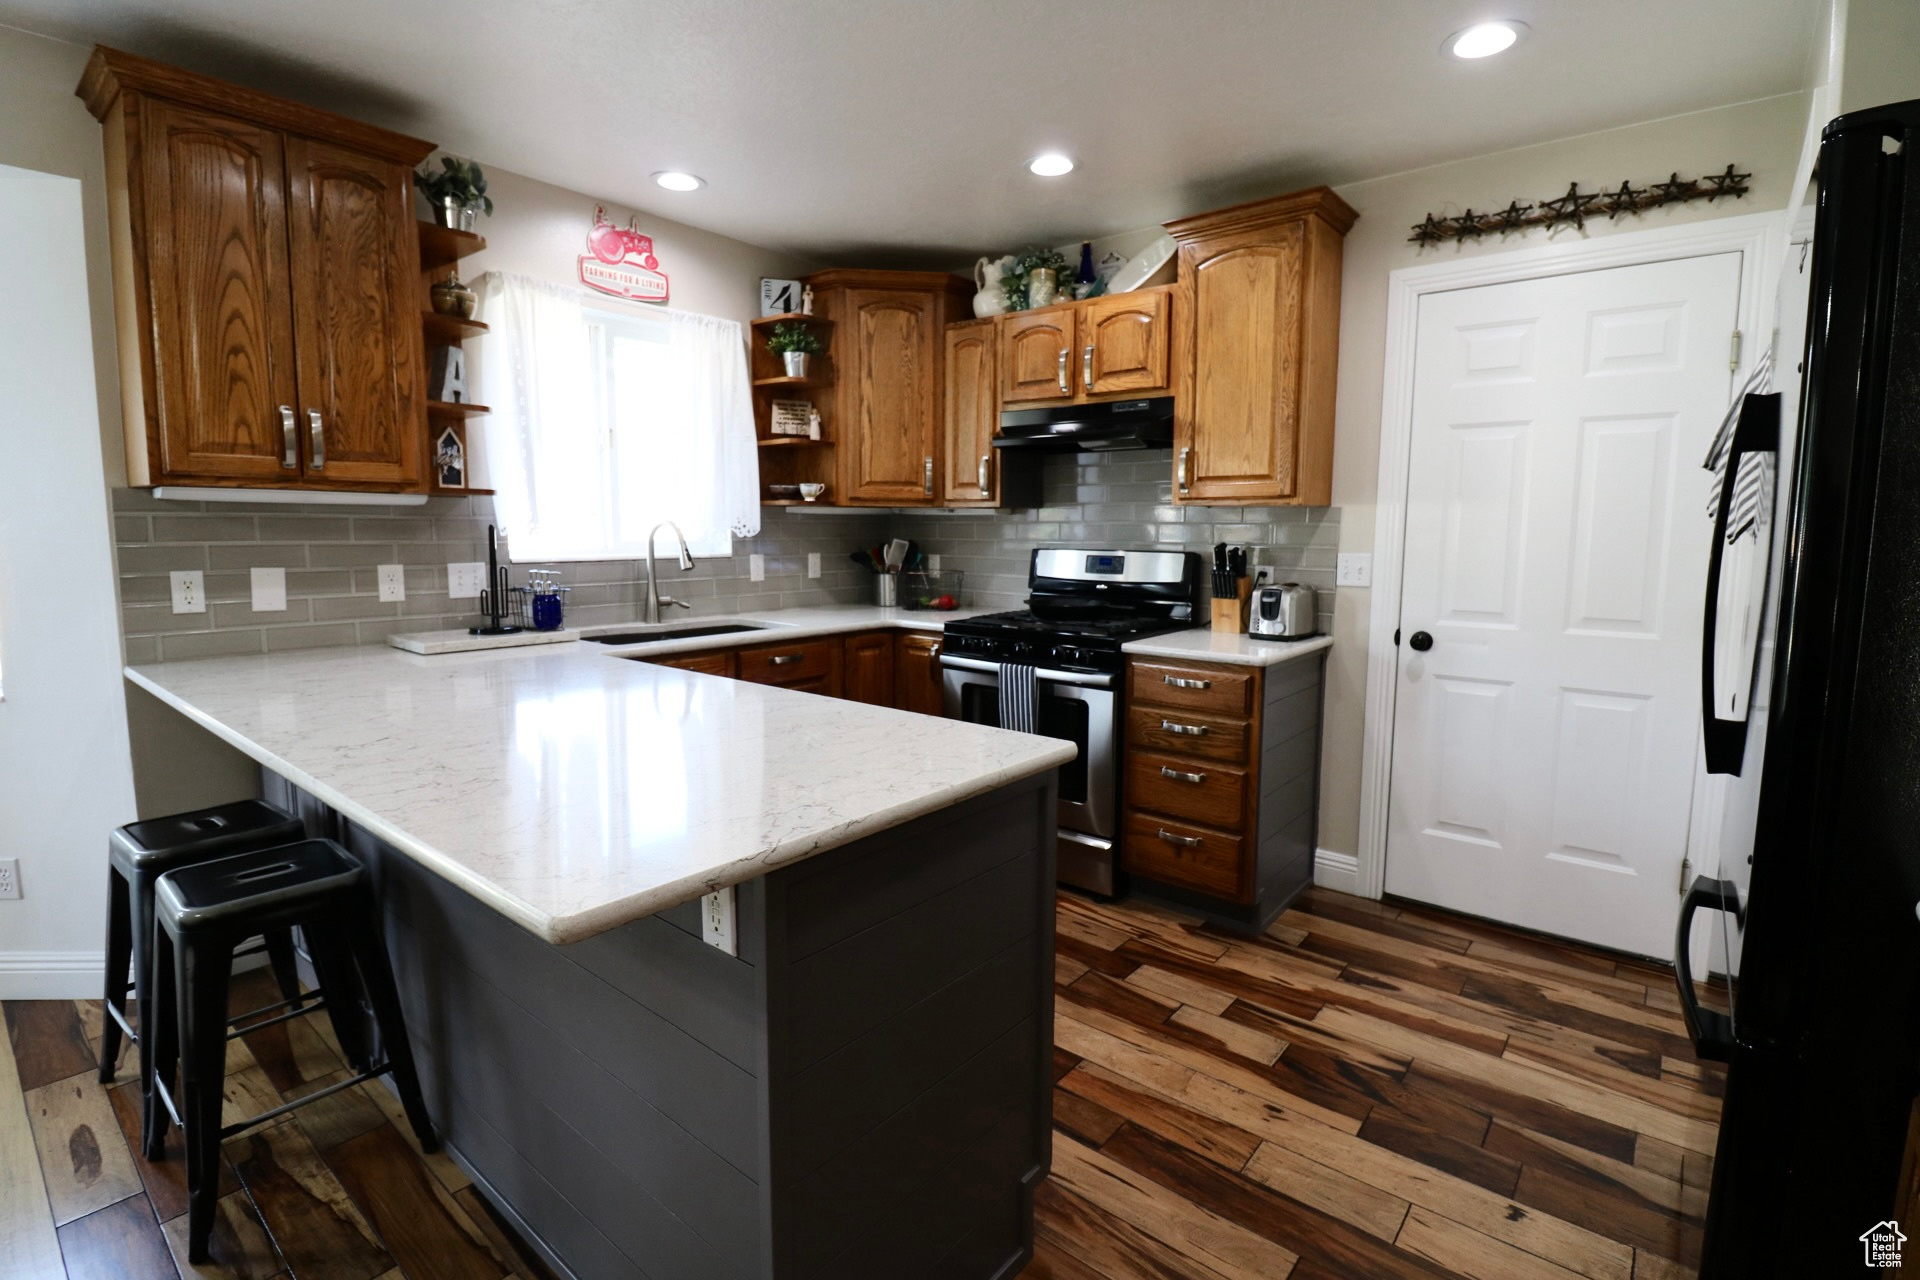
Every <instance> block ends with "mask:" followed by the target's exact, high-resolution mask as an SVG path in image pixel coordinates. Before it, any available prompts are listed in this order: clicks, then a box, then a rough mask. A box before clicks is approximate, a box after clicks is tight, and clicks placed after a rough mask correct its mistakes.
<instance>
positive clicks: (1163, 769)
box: [1160, 765, 1207, 783]
mask: <svg viewBox="0 0 1920 1280" xmlns="http://www.w3.org/2000/svg"><path fill="white" fill-rule="evenodd" d="M1160 776H1161V777H1163V778H1172V779H1173V780H1174V781H1175V782H1195V783H1198V782H1205V781H1206V780H1207V775H1206V774H1204V773H1188V772H1187V771H1186V770H1184V769H1169V768H1168V767H1167V766H1166V765H1161V766H1160Z"/></svg>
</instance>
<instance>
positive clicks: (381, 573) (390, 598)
mask: <svg viewBox="0 0 1920 1280" xmlns="http://www.w3.org/2000/svg"><path fill="white" fill-rule="evenodd" d="M373 572H374V575H375V580H376V581H377V582H378V583H379V584H380V598H381V599H382V600H384V601H386V602H387V603H388V604H392V603H393V602H394V601H396V600H405V599H406V598H407V568H406V566H405V565H399V564H383V565H379V566H377V567H376V568H375V569H374V571H373Z"/></svg>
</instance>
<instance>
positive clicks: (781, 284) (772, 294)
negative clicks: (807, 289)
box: [760, 276, 800, 316]
mask: <svg viewBox="0 0 1920 1280" xmlns="http://www.w3.org/2000/svg"><path fill="white" fill-rule="evenodd" d="M798 310H800V282H799V281H798V280H775V279H773V278H771V277H769V276H762V277H761V278H760V314H761V315H763V316H783V315H786V314H788V313H789V312H793V311H798Z"/></svg>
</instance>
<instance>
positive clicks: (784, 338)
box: [767, 320, 827, 378]
mask: <svg viewBox="0 0 1920 1280" xmlns="http://www.w3.org/2000/svg"><path fill="white" fill-rule="evenodd" d="M826 349H827V344H826V341H825V340H824V339H822V338H821V337H820V335H819V334H818V333H815V332H814V331H813V330H812V329H811V328H809V327H808V326H807V325H805V324H803V323H801V322H800V321H798V320H783V321H781V322H780V323H779V324H776V325H775V326H773V332H772V333H770V334H768V335H767V350H769V351H771V352H773V354H775V355H777V356H779V357H780V359H781V362H782V363H783V364H785V366H786V370H787V376H788V377H789V378H804V377H806V376H807V359H808V357H810V356H816V355H819V354H820V353H821V352H822V351H825V350H826Z"/></svg>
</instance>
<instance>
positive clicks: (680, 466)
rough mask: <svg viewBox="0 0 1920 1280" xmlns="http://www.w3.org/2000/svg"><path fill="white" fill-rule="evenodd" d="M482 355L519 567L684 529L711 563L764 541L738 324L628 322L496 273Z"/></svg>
mask: <svg viewBox="0 0 1920 1280" xmlns="http://www.w3.org/2000/svg"><path fill="white" fill-rule="evenodd" d="M475 288H476V290H477V292H478V293H479V295H480V310H479V316H480V318H481V319H483V320H485V321H486V323H487V325H488V326H489V332H488V334H487V335H486V336H485V337H484V338H482V339H481V340H480V341H478V342H476V343H472V344H470V345H469V348H468V350H469V352H470V354H469V357H468V359H469V364H470V368H469V381H470V384H471V385H472V386H473V388H474V398H475V399H476V400H477V401H479V402H480V403H482V404H486V405H490V406H491V407H492V410H493V413H492V416H491V417H490V418H488V419H486V420H484V421H485V428H484V431H483V433H482V446H481V447H482V449H483V450H484V452H485V460H486V464H487V465H486V474H487V477H488V480H489V483H491V485H492V486H493V488H494V490H495V491H496V497H495V499H494V510H495V513H496V515H497V517H498V520H499V523H500V525H501V527H502V528H503V529H504V530H505V531H506V533H507V537H508V541H509V545H510V547H511V549H512V552H513V557H514V559H516V560H519V561H522V562H525V561H529V560H592V559H623V558H626V557H628V556H634V555H639V554H643V553H644V544H645V538H646V534H647V530H648V529H650V528H652V527H653V526H654V525H655V524H657V523H658V522H660V521H662V520H673V521H675V522H676V523H678V524H679V525H680V526H681V528H682V529H683V530H684V531H685V532H686V535H687V541H688V544H689V545H690V546H691V547H692V549H693V550H694V552H695V553H696V554H707V555H725V554H728V553H729V551H730V550H731V538H732V537H735V536H738V537H750V536H752V535H753V534H755V533H758V532H759V530H760V503H759V490H760V476H759V451H758V448H757V446H756V445H755V443H754V427H753V408H752V397H751V391H750V388H749V384H748V381H747V361H746V347H745V343H744V341H743V336H742V332H741V326H740V324H739V323H738V322H737V321H732V320H721V319H716V318H714V317H712V316H702V315H694V314H692V313H689V312H684V311H669V310H664V309H649V310H648V311H646V312H645V313H641V314H635V313H631V312H620V313H614V312H613V311H612V309H611V306H612V305H617V304H610V306H609V308H608V309H607V310H606V311H602V310H599V309H597V308H595V307H592V306H589V305H588V304H589V303H590V302H592V301H593V299H592V297H591V296H590V295H587V294H585V293H583V292H582V291H581V290H579V289H577V288H572V287H567V286H560V285H551V284H547V283H545V282H542V281H538V280H533V279H529V278H528V277H525V276H515V275H508V274H506V273H504V272H489V273H487V274H486V275H484V276H482V277H481V278H480V279H479V280H478V281H476V282H475Z"/></svg>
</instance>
